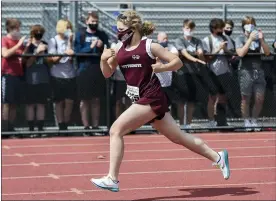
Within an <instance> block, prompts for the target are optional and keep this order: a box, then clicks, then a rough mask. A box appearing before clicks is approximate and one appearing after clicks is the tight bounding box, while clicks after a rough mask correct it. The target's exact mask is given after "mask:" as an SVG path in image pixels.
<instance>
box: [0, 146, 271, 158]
mask: <svg viewBox="0 0 276 201" xmlns="http://www.w3.org/2000/svg"><path fill="white" fill-rule="evenodd" d="M224 148H225V147H220V148H214V147H213V149H214V150H220V149H224ZM270 148H273V150H275V146H258V147H229V148H227V150H236V149H270ZM174 151H190V150H188V149H185V148H181V149H149V150H144V149H141V150H126V151H125V153H144V152H174ZM275 151H276V150H275ZM103 153H109V151H86V152H53V153H33V154H24V153H23V154H22V155H23V156H52V155H77V154H103ZM14 156H15V155H14V154H3V155H2V157H14Z"/></svg>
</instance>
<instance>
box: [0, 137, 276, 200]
mask: <svg viewBox="0 0 276 201" xmlns="http://www.w3.org/2000/svg"><path fill="white" fill-rule="evenodd" d="M194 135H197V136H200V137H201V138H202V139H204V140H205V141H206V142H207V144H208V145H209V146H211V147H212V148H214V149H215V150H221V149H222V148H227V149H228V151H229V155H230V166H231V178H230V179H229V180H228V181H225V180H224V179H223V177H222V175H221V172H220V170H218V169H216V168H215V167H212V164H211V162H210V161H208V160H207V159H205V158H203V157H201V156H199V155H197V154H194V153H192V152H191V151H189V150H187V149H184V148H182V147H181V146H179V145H175V144H173V143H171V142H170V141H168V140H167V139H166V138H165V137H163V136H161V135H128V136H126V137H125V144H126V146H125V157H124V161H123V164H122V167H121V175H120V192H119V193H112V192H109V191H102V190H101V189H98V188H96V187H94V186H93V185H92V184H91V183H90V178H92V177H101V176H103V175H105V173H107V171H108V156H109V138H108V137H106V136H105V137H72V138H70V137H69V138H68V137H67V138H46V139H45V138H44V139H9V140H2V199H3V200H184V199H191V200H199V199H204V200H207V199H208V200H275V199H276V191H275V189H276V142H275V140H276V132H260V133H205V134H194ZM99 155H102V156H104V157H105V158H102V159H100V158H98V157H99Z"/></svg>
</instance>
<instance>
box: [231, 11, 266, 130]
mask: <svg viewBox="0 0 276 201" xmlns="http://www.w3.org/2000/svg"><path fill="white" fill-rule="evenodd" d="M242 29H243V34H242V35H240V36H238V37H237V38H236V40H235V42H236V51H237V54H238V55H239V56H240V57H241V67H240V72H239V74H240V75H239V78H240V88H241V95H242V102H241V112H242V117H243V118H244V119H245V120H244V125H245V127H247V131H250V130H251V129H250V127H257V126H258V124H257V118H258V116H259V114H260V112H261V110H262V106H263V101H264V94H265V88H266V81H265V75H264V71H263V69H262V68H261V66H262V61H261V56H260V55H259V56H247V54H248V53H264V54H265V55H269V54H270V50H269V46H268V45H267V44H266V42H265V40H264V34H263V32H262V30H261V29H257V28H256V21H255V19H254V18H253V17H250V16H246V17H245V18H244V19H243V20H242ZM252 96H254V99H255V101H254V106H253V110H252V118H250V111H249V106H250V100H251V97H252ZM256 130H260V129H259V128H256Z"/></svg>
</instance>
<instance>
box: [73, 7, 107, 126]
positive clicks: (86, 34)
mask: <svg viewBox="0 0 276 201" xmlns="http://www.w3.org/2000/svg"><path fill="white" fill-rule="evenodd" d="M98 23H99V17H98V14H97V13H96V12H91V13H89V14H88V16H87V18H86V25H87V27H86V28H84V29H82V30H80V31H78V32H77V33H76V40H75V51H76V52H77V53H97V54H101V53H102V52H103V49H104V46H106V47H107V48H109V43H108V36H107V35H106V33H105V32H103V31H101V30H99V29H98ZM78 61H79V66H78V67H79V68H78V77H77V84H78V97H79V99H80V100H81V103H80V112H81V118H82V123H83V125H84V127H85V129H90V122H89V117H88V114H89V111H91V113H92V114H91V116H92V127H93V128H94V129H97V128H98V126H99V120H100V98H103V97H105V94H106V90H105V88H106V87H105V86H106V83H105V78H104V76H103V75H102V72H101V68H100V57H99V56H98V57H95V56H91V57H81V58H78Z"/></svg>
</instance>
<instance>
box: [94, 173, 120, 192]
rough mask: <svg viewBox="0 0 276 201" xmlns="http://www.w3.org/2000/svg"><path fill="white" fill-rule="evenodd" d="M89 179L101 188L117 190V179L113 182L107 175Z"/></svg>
mask: <svg viewBox="0 0 276 201" xmlns="http://www.w3.org/2000/svg"><path fill="white" fill-rule="evenodd" d="M90 181H91V182H92V184H94V185H95V186H96V187H98V188H101V189H104V190H109V191H112V192H118V191H119V181H118V182H115V181H113V180H112V179H111V178H110V177H109V176H105V177H102V178H100V179H94V178H92V179H91V180H90Z"/></svg>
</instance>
